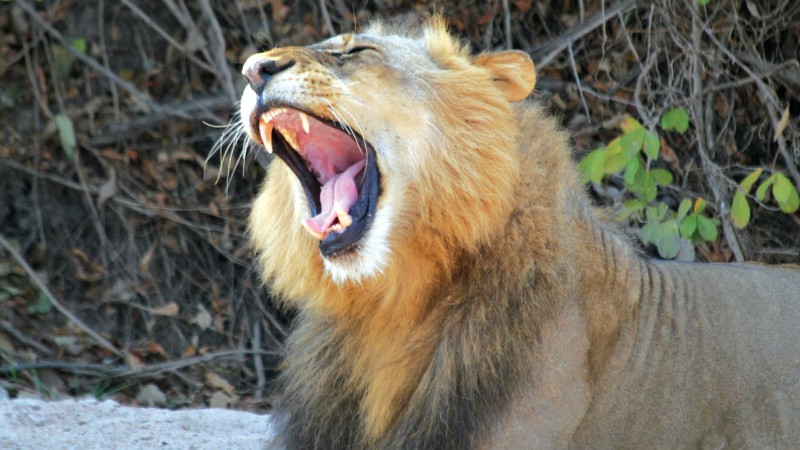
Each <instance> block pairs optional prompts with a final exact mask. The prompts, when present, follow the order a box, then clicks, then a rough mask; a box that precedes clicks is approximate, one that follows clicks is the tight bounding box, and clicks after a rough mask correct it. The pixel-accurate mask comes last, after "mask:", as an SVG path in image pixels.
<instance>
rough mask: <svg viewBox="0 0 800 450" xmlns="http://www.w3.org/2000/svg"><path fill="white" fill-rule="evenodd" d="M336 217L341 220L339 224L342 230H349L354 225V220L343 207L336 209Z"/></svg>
mask: <svg viewBox="0 0 800 450" xmlns="http://www.w3.org/2000/svg"><path fill="white" fill-rule="evenodd" d="M336 217H338V218H339V224H341V226H342V228H347V227H349V226H350V225H351V224H352V223H353V218H352V217H350V214H348V213H347V211H345V210H344V208H342V207H341V206H339V207H337V208H336Z"/></svg>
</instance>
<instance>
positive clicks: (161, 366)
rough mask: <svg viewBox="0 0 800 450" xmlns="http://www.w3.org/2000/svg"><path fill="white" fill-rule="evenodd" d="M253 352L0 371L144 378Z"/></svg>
mask: <svg viewBox="0 0 800 450" xmlns="http://www.w3.org/2000/svg"><path fill="white" fill-rule="evenodd" d="M250 354H253V351H252V350H227V351H221V352H216V353H207V354H205V355H201V356H193V357H191V358H184V359H179V360H176V361H168V362H163V363H157V364H149V365H145V366H143V367H141V368H137V369H131V368H130V367H128V366H110V365H107V364H92V363H73V362H65V361H37V362H32V363H21V364H12V365H9V366H0V373H10V372H19V371H23V370H34V369H54V370H63V371H65V372H73V373H88V374H93V375H97V376H107V377H114V378H146V377H152V376H154V375H158V374H160V373H164V372H175V371H176V370H179V369H183V368H185V367H189V366H193V365H196V364H206V363H210V362H214V361H219V360H231V359H232V360H241V359H242V358H243V357H244V356H246V355H250ZM261 354H262V355H274V353H273V352H266V351H262V352H261Z"/></svg>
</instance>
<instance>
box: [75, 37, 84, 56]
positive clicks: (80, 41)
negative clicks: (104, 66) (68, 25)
mask: <svg viewBox="0 0 800 450" xmlns="http://www.w3.org/2000/svg"><path fill="white" fill-rule="evenodd" d="M72 48H74V49H75V50H77V51H78V53H82V54H84V55H85V54H86V49H87V48H88V46H87V45H86V39H84V38H77V39H73V40H72Z"/></svg>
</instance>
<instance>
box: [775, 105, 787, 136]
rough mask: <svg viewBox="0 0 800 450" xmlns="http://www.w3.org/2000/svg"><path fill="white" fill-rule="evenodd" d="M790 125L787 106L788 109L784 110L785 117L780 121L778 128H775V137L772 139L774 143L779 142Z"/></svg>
mask: <svg viewBox="0 0 800 450" xmlns="http://www.w3.org/2000/svg"><path fill="white" fill-rule="evenodd" d="M787 125H789V107H788V106H787V107H786V109H784V110H783V115H782V116H781V120H779V121H778V126H777V127H776V128H775V136H774V137H773V138H772V142H778V138H780V137H781V134H782V133H783V130H785V129H786V126H787Z"/></svg>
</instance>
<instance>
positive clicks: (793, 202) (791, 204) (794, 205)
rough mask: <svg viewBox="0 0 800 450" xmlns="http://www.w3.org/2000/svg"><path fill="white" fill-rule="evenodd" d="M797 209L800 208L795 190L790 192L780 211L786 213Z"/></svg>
mask: <svg viewBox="0 0 800 450" xmlns="http://www.w3.org/2000/svg"><path fill="white" fill-rule="evenodd" d="M798 209H800V196H798V195H797V191H792V194H791V195H790V196H789V201H788V202H786V204H785V205H783V206H782V207H781V211H783V212H785V213H786V214H792V213H794V212H795V211H797V210H798Z"/></svg>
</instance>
